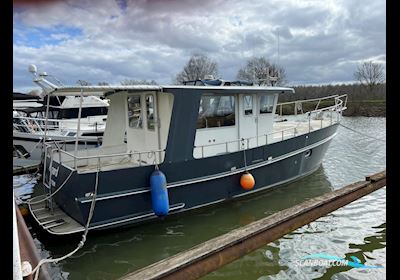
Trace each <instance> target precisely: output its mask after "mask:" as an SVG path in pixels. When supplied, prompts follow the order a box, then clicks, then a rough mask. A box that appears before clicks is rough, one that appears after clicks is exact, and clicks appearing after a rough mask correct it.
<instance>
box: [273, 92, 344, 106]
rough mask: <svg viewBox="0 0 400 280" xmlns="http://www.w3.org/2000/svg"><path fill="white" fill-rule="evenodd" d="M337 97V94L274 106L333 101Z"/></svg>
mask: <svg viewBox="0 0 400 280" xmlns="http://www.w3.org/2000/svg"><path fill="white" fill-rule="evenodd" d="M336 97H338V95H337V94H334V95H330V96H325V97H320V98H313V99H303V100H296V101H288V102H282V103H278V104H276V106H280V105H288V104H292V103H296V104H298V103H304V102H312V101H318V100H325V99H333V98H336Z"/></svg>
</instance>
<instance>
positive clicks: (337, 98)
mask: <svg viewBox="0 0 400 280" xmlns="http://www.w3.org/2000/svg"><path fill="white" fill-rule="evenodd" d="M343 97H346V99H345V101H343V100H342V99H341V98H343ZM328 98H334V100H335V103H336V104H335V105H332V106H329V107H324V108H321V109H317V110H312V111H308V112H306V113H304V115H308V118H309V131H310V117H311V114H314V113H319V112H322V111H332V112H333V111H336V112H339V113H341V111H343V110H344V109H346V106H343V103H344V104H346V103H347V94H343V95H340V96H339V95H337V94H336V95H331V96H329V97H324V98H321V99H328ZM310 100H314V101H315V100H319V98H318V99H309V100H308V101H310ZM295 102H296V101H294V102H290V103H295ZM281 104H283V103H281ZM334 109H335V110H334ZM289 130H293V131H294V133H293V134H294V135H296V127H291V128H286V129H282V130H278V131H274V132H271V133H267V134H262V135H258V136H253V137H248V138H240V139H236V140H231V141H226V142H220V143H213V144H206V145H200V146H194V148H195V149H198V148H201V149H203V148H206V147H212V146H218V145H228V144H230V143H235V142H238V141H247V143H249V141H250V140H252V139H259V138H261V137H267V139H268V136H271V135H274V134H277V133H282V140H283V138H284V135H283V134H284V132H286V131H289ZM247 145H248V144H247ZM248 148H249V147H247V149H248ZM202 153H204V151H203V150H202Z"/></svg>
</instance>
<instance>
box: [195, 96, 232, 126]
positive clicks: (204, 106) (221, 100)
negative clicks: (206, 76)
mask: <svg viewBox="0 0 400 280" xmlns="http://www.w3.org/2000/svg"><path fill="white" fill-rule="evenodd" d="M234 125H235V96H234V95H203V96H202V97H201V100H200V107H199V116H198V119H197V128H211V127H222V126H234Z"/></svg>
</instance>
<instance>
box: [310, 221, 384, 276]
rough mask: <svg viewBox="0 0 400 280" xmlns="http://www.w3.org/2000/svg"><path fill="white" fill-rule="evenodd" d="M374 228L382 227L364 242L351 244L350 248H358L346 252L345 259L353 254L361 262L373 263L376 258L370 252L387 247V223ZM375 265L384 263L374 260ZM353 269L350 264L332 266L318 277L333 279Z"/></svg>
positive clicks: (348, 258)
mask: <svg viewBox="0 0 400 280" xmlns="http://www.w3.org/2000/svg"><path fill="white" fill-rule="evenodd" d="M373 228H378V229H381V230H379V231H377V232H376V235H371V236H367V237H365V238H364V242H363V243H361V244H351V243H350V244H349V249H357V250H354V251H353V250H351V251H352V252H351V253H346V254H345V257H344V259H346V260H351V259H350V257H351V256H355V257H357V258H358V259H359V260H360V261H361V263H366V262H368V264H369V265H371V263H370V261H371V260H372V261H373V260H375V258H373V257H371V256H368V252H370V253H372V252H373V251H375V250H378V249H382V248H385V247H386V223H384V224H382V225H380V226H377V227H373ZM373 265H382V264H380V263H376V262H374V264H373ZM350 269H352V267H350V266H344V267H343V266H342V267H340V266H332V267H330V268H328V269H327V270H326V271H325V273H324V275H323V276H321V277H320V278H316V279H319V280H328V279H332V276H333V275H335V274H337V273H339V272H344V271H349V270H350Z"/></svg>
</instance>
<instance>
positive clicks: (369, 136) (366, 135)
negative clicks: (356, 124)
mask: <svg viewBox="0 0 400 280" xmlns="http://www.w3.org/2000/svg"><path fill="white" fill-rule="evenodd" d="M339 125H341V126H343V127H344V128H347V129H348V130H351V131H353V132H355V133H358V134H360V135H363V136H365V137H368V138H371V139H375V140H378V141H382V142H385V143H386V140H384V139H380V138H376V137H374V136H371V135H368V134H365V133H362V132H360V131H357V130H355V129H353V128H350V127H348V126H345V125H343V124H341V123H339Z"/></svg>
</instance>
